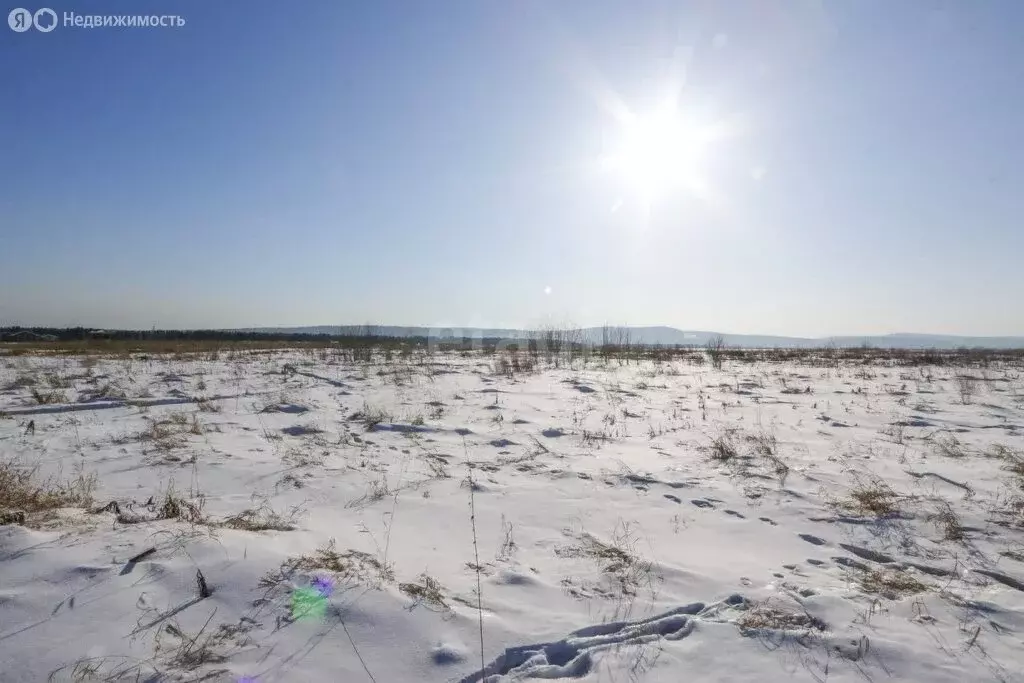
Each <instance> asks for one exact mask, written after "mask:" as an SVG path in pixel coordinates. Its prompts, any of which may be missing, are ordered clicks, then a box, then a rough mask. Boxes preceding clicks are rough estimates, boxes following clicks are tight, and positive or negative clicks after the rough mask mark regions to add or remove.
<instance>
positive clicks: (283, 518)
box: [220, 501, 301, 531]
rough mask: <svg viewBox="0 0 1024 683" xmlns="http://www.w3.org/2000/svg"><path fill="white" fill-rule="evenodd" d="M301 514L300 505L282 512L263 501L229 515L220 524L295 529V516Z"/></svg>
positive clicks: (260, 528) (244, 528)
mask: <svg viewBox="0 0 1024 683" xmlns="http://www.w3.org/2000/svg"><path fill="white" fill-rule="evenodd" d="M299 514H301V508H300V507H299V506H296V507H293V508H291V509H290V510H289V511H288V513H287V514H281V513H279V512H277V511H276V510H274V509H273V508H272V507H270V504H269V503H268V502H267V501H263V502H261V503H260V505H259V506H257V507H255V508H249V509H247V510H243V511H242V512H240V513H238V514H237V515H233V516H231V517H228V518H227V519H225V520H224V521H223V522H221V524H220V525H221V526H224V527H227V528H228V529H240V530H243V531H294V530H295V518H296V517H298V516H299Z"/></svg>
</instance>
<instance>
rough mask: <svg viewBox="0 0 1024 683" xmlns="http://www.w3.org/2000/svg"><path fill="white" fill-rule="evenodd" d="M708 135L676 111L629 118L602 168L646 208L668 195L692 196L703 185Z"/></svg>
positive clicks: (709, 137) (623, 124)
mask: <svg viewBox="0 0 1024 683" xmlns="http://www.w3.org/2000/svg"><path fill="white" fill-rule="evenodd" d="M709 132H710V131H708V130H705V129H702V128H701V127H699V126H696V125H694V124H693V123H690V122H687V121H686V120H685V119H684V118H683V117H682V116H681V115H679V114H678V113H677V112H675V111H668V112H658V113H656V114H654V115H651V116H647V117H630V120H629V121H626V122H623V123H622V128H621V130H620V136H619V141H618V144H617V149H616V150H615V151H614V153H613V154H611V155H609V156H607V157H606V158H605V166H606V168H607V169H608V170H610V171H611V172H613V173H614V174H615V175H617V176H618V177H619V178H620V179H621V181H622V182H624V183H625V184H626V185H627V186H629V187H630V189H631V190H632V191H633V192H635V193H637V194H638V195H639V197H640V199H641V200H642V201H643V202H644V203H646V204H648V205H649V204H650V203H652V202H653V201H654V200H656V199H658V198H659V197H663V196H666V195H668V194H670V193H674V192H679V191H689V192H691V193H695V192H698V191H699V189H700V188H701V187H703V186H704V183H703V180H704V179H703V177H702V176H703V172H704V170H705V169H704V164H705V161H706V154H707V147H708V143H709V142H710V140H711V136H710V135H709Z"/></svg>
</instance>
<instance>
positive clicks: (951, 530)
mask: <svg viewBox="0 0 1024 683" xmlns="http://www.w3.org/2000/svg"><path fill="white" fill-rule="evenodd" d="M928 519H929V521H931V522H932V523H933V524H934V525H935V526H936V527H937V528H938V529H939V530H940V531H941V532H942V539H943V540H944V541H962V540H963V539H964V527H963V525H962V524H960V518H959V517H958V516H957V514H956V512H955V511H954V510H953V508H952V506H951V505H950V504H949V503H947V502H945V501H943V502H942V504H941V505H940V506H939V509H938V511H937V512H936V513H935V514H933V515H931V516H930V517H929V518H928Z"/></svg>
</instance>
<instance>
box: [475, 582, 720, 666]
mask: <svg viewBox="0 0 1024 683" xmlns="http://www.w3.org/2000/svg"><path fill="white" fill-rule="evenodd" d="M704 608H705V605H704V603H700V602H697V603H693V604H692V605H686V606H683V607H678V608H676V609H674V610H671V611H669V612H665V613H664V614H659V615H658V616H655V617H651V618H650V619H643V620H640V621H618V622H610V623H606V624H598V625H596V626H588V627H586V628H581V629H579V630H578V631H573V632H572V633H570V634H569V635H568V636H567V637H565V638H563V639H562V640H558V641H554V642H550V643H538V644H536V645H522V646H519V647H510V648H507V649H506V650H505V651H504V652H503V653H502V654H500V655H498V657H497V659H495V660H493V661H492V662H491V663H490V664H488V665H487V666H486V667H485V668H484V669H483V670H477V671H475V672H474V673H471V674H469V675H468V676H466V677H464V678H463V679H462V680H461V681H460V682H459V683H479V682H480V681H483V680H486V681H493V682H495V683H497V682H498V681H513V680H515V681H518V680H522V679H533V678H543V679H547V680H551V679H556V678H557V679H563V678H584V677H585V676H588V675H589V674H590V673H591V672H592V671H594V669H595V668H596V662H595V656H596V655H599V654H600V653H602V652H604V651H606V650H608V649H609V648H613V649H615V650H618V649H620V648H623V647H630V646H632V647H637V648H644V647H646V646H647V645H648V644H650V643H651V642H652V641H656V640H660V639H664V640H681V639H683V638H685V637H686V636H688V635H690V633H692V632H693V628H694V625H695V618H696V617H697V615H698V614H699V613H700V612H701V611H702V610H703V609H704Z"/></svg>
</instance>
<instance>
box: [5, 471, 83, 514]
mask: <svg viewBox="0 0 1024 683" xmlns="http://www.w3.org/2000/svg"><path fill="white" fill-rule="evenodd" d="M96 484H97V477H96V474H95V473H92V474H88V475H87V474H84V473H83V472H82V471H81V470H79V471H78V472H77V473H76V476H75V478H74V479H71V480H68V481H60V479H59V478H58V477H48V478H46V479H40V478H39V466H38V465H35V466H31V467H26V466H24V465H22V464H21V463H20V462H18V461H17V460H6V461H3V462H0V509H8V510H11V511H20V512H25V513H33V512H41V511H44V510H54V509H57V508H63V507H76V508H87V507H89V506H90V505H92V502H93V491H95V489H96Z"/></svg>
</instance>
